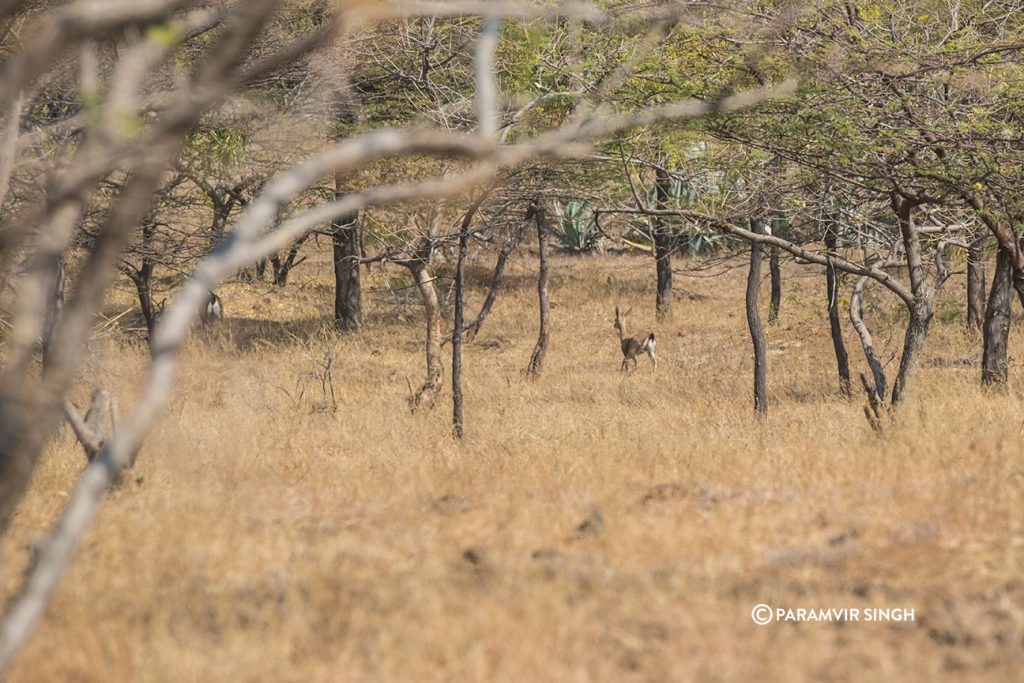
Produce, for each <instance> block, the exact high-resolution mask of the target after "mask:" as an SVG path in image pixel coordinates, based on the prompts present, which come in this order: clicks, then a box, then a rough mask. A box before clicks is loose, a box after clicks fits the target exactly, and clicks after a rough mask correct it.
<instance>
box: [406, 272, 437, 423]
mask: <svg viewBox="0 0 1024 683" xmlns="http://www.w3.org/2000/svg"><path fill="white" fill-rule="evenodd" d="M408 268H409V270H410V271H411V272H412V276H413V279H415V280H416V288H417V289H418V290H419V293H420V299H421V301H422V302H423V310H424V313H425V314H426V319H427V341H426V352H427V376H426V378H425V379H424V380H423V384H422V386H420V388H419V389H418V390H417V391H416V393H415V394H413V396H412V397H411V398H410V407H411V408H412V409H413V410H415V409H416V408H417V407H419V406H420V404H422V403H423V402H424V401H426V402H427V403H428V404H430V405H433V402H434V399H435V398H437V394H438V393H439V392H440V391H441V379H442V377H443V376H444V365H443V364H442V362H441V304H440V302H439V301H438V299H437V290H436V289H435V288H434V278H433V277H432V276H431V275H430V270H429V269H428V268H427V264H426V262H425V261H421V260H417V261H413V262H411V263H410V264H409V265H408Z"/></svg>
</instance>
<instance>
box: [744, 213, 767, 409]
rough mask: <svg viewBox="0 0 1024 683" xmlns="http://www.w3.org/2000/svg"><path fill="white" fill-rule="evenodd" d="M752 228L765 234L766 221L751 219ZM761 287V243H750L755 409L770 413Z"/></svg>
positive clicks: (749, 305)
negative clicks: (758, 299) (759, 295)
mask: <svg viewBox="0 0 1024 683" xmlns="http://www.w3.org/2000/svg"><path fill="white" fill-rule="evenodd" d="M750 230H751V231H752V232H754V233H756V234H759V235H763V234H764V222H763V221H762V220H761V219H759V218H752V219H751V220H750ZM760 288H761V245H760V244H758V243H756V242H751V243H750V271H749V272H748V273H747V297H746V303H747V326H748V327H749V328H750V340H751V342H753V345H754V410H756V411H757V412H758V413H761V414H762V415H764V414H767V413H768V393H767V386H766V385H767V358H766V350H765V347H766V343H765V338H764V327H763V326H762V325H761V315H760V314H759V313H758V311H757V294H758V291H759V290H760Z"/></svg>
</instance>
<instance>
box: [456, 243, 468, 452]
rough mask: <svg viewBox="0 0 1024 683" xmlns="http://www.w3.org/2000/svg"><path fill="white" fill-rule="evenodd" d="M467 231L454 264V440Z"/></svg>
mask: <svg viewBox="0 0 1024 683" xmlns="http://www.w3.org/2000/svg"><path fill="white" fill-rule="evenodd" d="M468 239H469V234H468V231H467V230H466V229H465V226H464V227H463V229H462V231H461V232H460V233H459V258H458V261H456V264H455V329H454V330H453V331H452V335H453V336H452V429H453V430H454V432H455V436H456V438H459V439H461V438H462V322H463V320H462V319H463V314H464V313H463V307H464V303H465V302H464V298H463V283H464V280H465V272H466V242H467V241H468Z"/></svg>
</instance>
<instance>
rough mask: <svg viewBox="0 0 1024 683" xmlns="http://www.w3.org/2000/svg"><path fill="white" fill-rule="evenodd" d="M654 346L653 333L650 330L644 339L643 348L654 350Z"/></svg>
mask: <svg viewBox="0 0 1024 683" xmlns="http://www.w3.org/2000/svg"><path fill="white" fill-rule="evenodd" d="M654 346H655V343H654V333H653V332H651V333H650V334H649V335H648V336H647V339H645V340H644V349H651V350H652V351H653V350H654Z"/></svg>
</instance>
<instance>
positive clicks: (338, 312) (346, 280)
mask: <svg viewBox="0 0 1024 683" xmlns="http://www.w3.org/2000/svg"><path fill="white" fill-rule="evenodd" d="M340 182H341V181H340V179H339V178H335V190H334V196H335V199H337V198H339V197H341V196H343V195H344V194H345V193H344V191H343V190H342V188H341V187H340ZM356 218H358V214H352V215H349V216H343V217H341V218H339V219H338V220H336V221H335V222H334V223H333V224H332V226H331V242H332V244H333V246H334V324H335V326H336V327H337V328H338V329H339V330H342V331H351V330H358V329H359V328H360V327H362V325H363V294H362V287H361V286H360V283H359V259H360V257H361V250H360V248H359V229H358V227H357V226H356Z"/></svg>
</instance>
